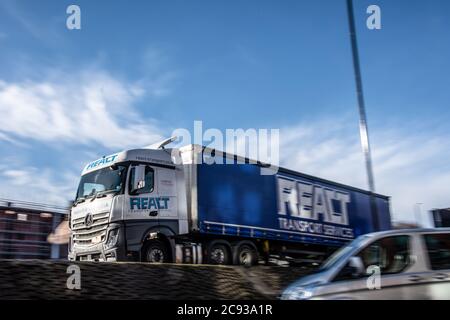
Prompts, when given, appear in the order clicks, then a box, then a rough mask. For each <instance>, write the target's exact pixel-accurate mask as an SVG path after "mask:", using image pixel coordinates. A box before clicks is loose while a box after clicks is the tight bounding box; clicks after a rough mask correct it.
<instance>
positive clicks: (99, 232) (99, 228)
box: [72, 212, 109, 245]
mask: <svg viewBox="0 0 450 320" xmlns="http://www.w3.org/2000/svg"><path fill="white" fill-rule="evenodd" d="M108 221H109V212H102V213H96V214H93V215H92V225H91V226H89V227H86V225H85V217H82V218H77V219H73V220H72V231H73V242H74V243H75V244H80V245H90V244H95V243H98V242H102V241H104V240H105V238H106V229H107V227H108ZM95 239H96V240H97V241H94V240H95Z"/></svg>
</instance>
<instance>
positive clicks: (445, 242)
mask: <svg viewBox="0 0 450 320" xmlns="http://www.w3.org/2000/svg"><path fill="white" fill-rule="evenodd" d="M424 237H425V244H426V246H427V253H428V258H429V261H430V268H431V269H432V270H445V269H450V233H438V234H427V235H424Z"/></svg>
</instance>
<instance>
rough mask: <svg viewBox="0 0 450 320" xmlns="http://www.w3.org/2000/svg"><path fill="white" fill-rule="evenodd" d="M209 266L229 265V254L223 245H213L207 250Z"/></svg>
mask: <svg viewBox="0 0 450 320" xmlns="http://www.w3.org/2000/svg"><path fill="white" fill-rule="evenodd" d="M208 263H209V264H222V265H223V264H230V254H229V252H228V249H227V247H226V246H225V245H223V244H221V243H216V244H213V245H212V246H211V247H210V248H209V250H208Z"/></svg>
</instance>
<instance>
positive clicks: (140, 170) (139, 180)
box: [131, 165, 145, 193]
mask: <svg viewBox="0 0 450 320" xmlns="http://www.w3.org/2000/svg"><path fill="white" fill-rule="evenodd" d="M133 169H134V177H133V188H132V190H131V192H132V193H134V192H136V191H137V190H140V189H142V188H144V187H145V166H144V165H139V166H136V167H134V168H133Z"/></svg>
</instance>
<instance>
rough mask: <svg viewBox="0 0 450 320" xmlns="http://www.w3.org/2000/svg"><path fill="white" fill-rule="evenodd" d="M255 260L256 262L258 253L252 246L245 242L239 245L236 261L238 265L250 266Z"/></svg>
mask: <svg viewBox="0 0 450 320" xmlns="http://www.w3.org/2000/svg"><path fill="white" fill-rule="evenodd" d="M257 262H258V253H257V252H256V251H255V249H254V248H253V247H251V246H249V245H246V244H244V245H241V246H239V249H238V252H237V261H236V263H237V264H238V265H241V266H245V267H250V266H253V265H255V264H256V263H257Z"/></svg>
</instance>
